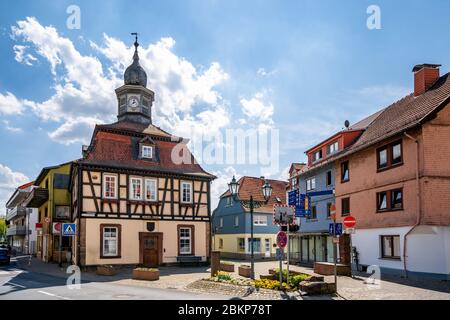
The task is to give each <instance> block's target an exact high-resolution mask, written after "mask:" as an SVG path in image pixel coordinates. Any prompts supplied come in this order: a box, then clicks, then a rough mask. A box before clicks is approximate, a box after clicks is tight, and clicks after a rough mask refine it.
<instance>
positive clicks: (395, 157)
mask: <svg viewBox="0 0 450 320" xmlns="http://www.w3.org/2000/svg"><path fill="white" fill-rule="evenodd" d="M402 153H403V152H402V142H401V141H396V142H393V143H391V144H389V145H387V146H383V147H381V148H379V149H377V168H378V170H384V169H388V168H392V167H394V166H397V165H401V164H402V163H403V156H402Z"/></svg>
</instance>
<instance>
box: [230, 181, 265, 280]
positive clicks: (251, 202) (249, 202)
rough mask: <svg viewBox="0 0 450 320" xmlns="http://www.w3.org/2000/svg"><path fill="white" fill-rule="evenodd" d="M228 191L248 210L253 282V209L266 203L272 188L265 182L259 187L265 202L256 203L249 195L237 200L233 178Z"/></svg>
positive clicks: (253, 276)
mask: <svg viewBox="0 0 450 320" xmlns="http://www.w3.org/2000/svg"><path fill="white" fill-rule="evenodd" d="M228 188H229V191H230V193H231V195H232V196H233V198H234V199H235V200H236V201H239V203H240V204H241V205H242V206H243V207H244V208H246V209H249V210H250V260H251V269H252V270H251V279H252V280H255V256H254V247H253V211H254V209H257V208H260V207H261V206H262V205H263V204H265V203H267V202H268V201H269V199H270V197H271V196H272V186H271V185H270V183H269V182H267V181H265V182H264V185H263V186H262V187H261V189H262V194H263V196H264V200H265V201H258V200H254V199H253V195H250V200H240V199H238V192H239V182H237V181H236V178H235V177H234V176H233V179H232V180H231V182H230V183H229V184H228Z"/></svg>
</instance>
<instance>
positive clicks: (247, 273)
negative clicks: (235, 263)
mask: <svg viewBox="0 0 450 320" xmlns="http://www.w3.org/2000/svg"><path fill="white" fill-rule="evenodd" d="M238 273H239V275H240V276H242V277H245V278H250V277H251V276H252V268H251V267H250V266H247V265H240V266H239V268H238Z"/></svg>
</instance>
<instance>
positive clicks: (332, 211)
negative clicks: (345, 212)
mask: <svg viewBox="0 0 450 320" xmlns="http://www.w3.org/2000/svg"><path fill="white" fill-rule="evenodd" d="M330 218H331V220H333V221H334V220H336V205H335V204H334V203H333V204H332V205H331V207H330Z"/></svg>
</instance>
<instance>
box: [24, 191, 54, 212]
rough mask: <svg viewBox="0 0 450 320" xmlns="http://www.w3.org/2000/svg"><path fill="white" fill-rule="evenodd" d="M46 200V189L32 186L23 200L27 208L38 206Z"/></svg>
mask: <svg viewBox="0 0 450 320" xmlns="http://www.w3.org/2000/svg"><path fill="white" fill-rule="evenodd" d="M47 200H48V189H45V188H34V189H33V190H32V191H31V193H30V195H29V196H28V198H27V199H26V200H25V201H24V206H25V207H27V208H39V207H40V206H42V205H43V204H44V203H45V202H46V201H47Z"/></svg>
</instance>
